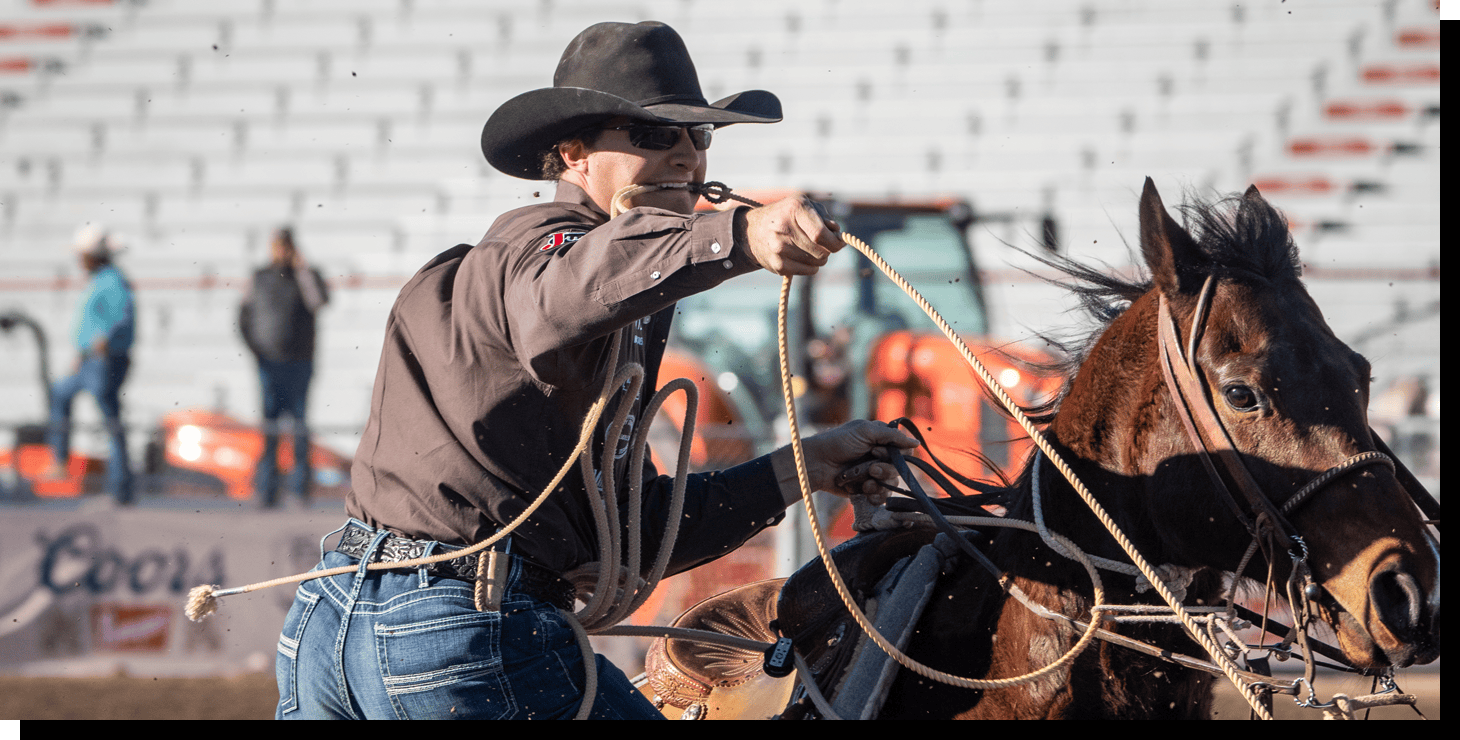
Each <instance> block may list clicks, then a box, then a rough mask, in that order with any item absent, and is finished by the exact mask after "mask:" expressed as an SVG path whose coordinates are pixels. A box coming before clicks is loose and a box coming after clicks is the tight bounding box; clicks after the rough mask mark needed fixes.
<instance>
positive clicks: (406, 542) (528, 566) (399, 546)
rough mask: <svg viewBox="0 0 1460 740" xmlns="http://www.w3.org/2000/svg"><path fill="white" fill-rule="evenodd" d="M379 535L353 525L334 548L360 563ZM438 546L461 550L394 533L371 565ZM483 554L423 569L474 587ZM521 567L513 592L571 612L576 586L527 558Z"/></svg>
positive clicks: (374, 554)
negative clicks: (465, 582)
mask: <svg viewBox="0 0 1460 740" xmlns="http://www.w3.org/2000/svg"><path fill="white" fill-rule="evenodd" d="M375 535H376V532H375V531H374V530H371V529H369V528H366V527H362V526H360V525H358V524H356V523H354V522H351V523H349V524H348V525H346V526H345V529H344V532H343V533H342V534H341V536H340V544H338V545H336V546H335V552H338V553H342V554H345V555H349V556H350V557H352V558H355V559H357V560H358V559H360V558H361V557H362V556H364V554H365V550H366V548H368V547H370V543H371V542H372V541H374V539H375ZM432 545H435V548H434V550H435V554H440V553H441V552H445V551H450V550H459V549H461V548H459V547H456V546H454V545H443V544H440V543H438V542H433V541H431V540H413V539H410V538H407V537H403V536H401V535H398V534H395V533H394V532H392V533H389V534H387V535H386V536H385V541H384V542H381V543H380V546H379V547H377V548H375V551H374V552H372V553H371V555H370V562H372V563H399V562H404V561H406V560H414V559H416V558H422V557H426V554H427V549H428V548H430V547H431V546H432ZM479 556H480V553H473V554H471V555H463V556H462V557H459V558H454V559H452V560H445V561H442V562H439V563H432V564H431V565H427V566H424V567H425V568H426V572H427V573H428V574H430V575H433V576H437V577H438V578H452V579H455V580H458V581H467V582H468V583H475V582H476V580H477V559H478V557H479ZM514 560H516V561H517V562H518V564H519V565H520V567H521V570H520V572H519V574H518V578H517V587H516V588H515V589H514V590H515V591H518V592H520V593H524V594H527V595H528V596H531V597H534V598H536V599H539V600H541V601H546V602H547V603H549V604H552V605H553V606H556V607H558V608H559V609H565V610H568V611H572V609H573V602H574V600H575V599H576V591H575V590H574V589H573V585H572V584H571V583H568V582H567V581H566V580H564V579H563V578H562V577H561V576H559V575H558V574H557V573H554V572H552V571H550V570H548V569H547V568H544V567H542V566H540V565H537V564H536V563H533V562H531V561H529V560H527V559H525V558H521V557H518V558H514Z"/></svg>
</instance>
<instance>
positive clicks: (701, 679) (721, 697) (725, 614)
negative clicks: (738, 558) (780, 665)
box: [639, 578, 794, 719]
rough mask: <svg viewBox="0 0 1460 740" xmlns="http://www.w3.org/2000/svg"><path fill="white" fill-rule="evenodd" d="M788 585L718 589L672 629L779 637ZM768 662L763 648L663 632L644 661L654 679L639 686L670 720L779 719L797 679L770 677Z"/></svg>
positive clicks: (772, 583) (780, 581)
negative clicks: (780, 603) (778, 613)
mask: <svg viewBox="0 0 1460 740" xmlns="http://www.w3.org/2000/svg"><path fill="white" fill-rule="evenodd" d="M785 582H786V579H784V578H775V579H772V580H767V581H759V582H756V583H752V584H749V585H746V586H741V587H739V588H736V589H733V590H730V591H726V592H724V593H721V594H716V595H714V596H711V597H709V598H708V599H705V600H704V601H701V602H700V603H698V604H695V605H694V606H692V607H690V608H689V610H687V611H686V612H685V613H683V614H681V615H680V616H679V617H678V618H677V619H675V620H674V623H673V625H672V626H674V627H684V628H687V629H699V630H706V631H709V632H719V633H721V634H729V635H735V636H737V637H745V638H749V639H752V640H760V641H762V642H774V641H775V640H776V635H775V633H774V632H772V630H771V626H770V625H771V622H772V621H773V620H774V619H775V609H776V595H777V594H778V593H780V590H781V585H782V584H783V583H785ZM764 659H765V655H764V654H762V653H761V652H759V651H756V650H744V649H741V648H734V647H727V646H724V645H714V644H710V643H705V642H696V641H694V640H681V639H665V638H662V637H661V638H658V639H655V640H654V642H653V644H652V645H651V646H650V647H649V654H648V655H647V656H645V658H644V674H645V677H646V679H647V682H646V685H643V686H640V687H639V690H640V691H642V692H643V693H644V694H645V696H647V697H648V699H649V701H650V702H652V703H653V704H654V706H655V708H657V709H658V710H659V711H661V712H663V713H664V715H665V716H666V717H669V718H670V719H771V718H773V717H775V716H776V715H778V714H779V713H780V711H781V709H782V708H783V707H785V706H786V702H788V701H789V700H790V697H791V689H792V687H793V685H794V679H793V678H792V677H790V676H787V677H785V678H772V677H770V676H767V675H766V674H765V671H764V670H762V668H761V666H762V663H763V661H764ZM646 689H647V690H646Z"/></svg>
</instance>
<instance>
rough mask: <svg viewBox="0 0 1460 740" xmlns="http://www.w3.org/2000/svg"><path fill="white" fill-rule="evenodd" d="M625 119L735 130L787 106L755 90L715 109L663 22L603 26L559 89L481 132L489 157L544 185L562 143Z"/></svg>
mask: <svg viewBox="0 0 1460 740" xmlns="http://www.w3.org/2000/svg"><path fill="white" fill-rule="evenodd" d="M616 116H624V117H627V118H630V119H633V120H636V121H644V122H645V123H663V124H677V125H698V124H703V123H710V124H714V125H715V126H717V127H718V126H728V125H730V124H732V123H775V122H776V121H779V120H781V101H780V100H779V99H777V98H776V96H775V95H772V94H771V93H768V92H766V91H764V90H748V91H746V92H742V93H739V94H737V95H731V96H730V97H728V98H725V99H724V100H719V101H716V102H715V103H708V102H706V101H705V95H704V93H703V92H701V91H700V80H699V77H698V76H697V75H696V74H695V66H694V62H692V61H690V58H689V50H688V49H686V48H685V46H684V40H683V39H681V38H680V37H679V34H678V33H675V31H674V29H672V28H670V27H669V26H666V25H664V24H663V23H657V22H655V21H645V22H643V23H599V24H597V25H594V26H590V27H589V28H588V30H586V31H584V32H583V33H580V34H578V37H577V38H575V39H573V41H572V43H570V44H568V48H567V49H566V50H564V51H563V58H562V59H561V60H559V61H558V71H557V72H556V73H554V74H553V86H552V87H548V88H543V89H541V90H533V91H532V92H528V93H523V94H521V95H518V96H517V97H515V98H513V99H511V100H509V101H507V102H505V103H503V104H502V106H501V107H500V108H498V109H497V111H496V112H495V113H493V114H492V117H491V118H488V119H487V125H486V126H484V127H483V128H482V153H483V154H485V155H486V156H487V161H488V162H490V163H491V164H492V166H493V167H496V168H497V169H498V170H501V171H502V172H505V173H507V174H509V175H512V176H513V177H521V178H525V179H528V180H539V179H542V158H543V155H544V154H546V153H547V152H548V151H550V150H551V149H552V148H553V147H554V146H555V145H557V143H558V142H560V141H563V140H564V139H567V138H569V137H571V136H572V135H573V134H576V133H578V132H580V131H582V130H584V129H586V128H588V127H590V126H592V125H594V124H596V123H600V122H603V121H606V120H608V119H610V118H614V117H616Z"/></svg>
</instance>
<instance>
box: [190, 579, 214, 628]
mask: <svg viewBox="0 0 1460 740" xmlns="http://www.w3.org/2000/svg"><path fill="white" fill-rule="evenodd" d="M217 590H218V586H207V585H204V586H198V587H197V588H194V589H193V590H191V591H189V592H188V603H187V606H185V607H183V613H184V614H186V615H188V619H191V620H192V621H194V622H201V621H203V618H204V617H206V616H208V615H209V614H212V613H213V612H216V611H218V597H217V595H216V593H215V592H217Z"/></svg>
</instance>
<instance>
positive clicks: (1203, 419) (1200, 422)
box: [1157, 276, 1428, 555]
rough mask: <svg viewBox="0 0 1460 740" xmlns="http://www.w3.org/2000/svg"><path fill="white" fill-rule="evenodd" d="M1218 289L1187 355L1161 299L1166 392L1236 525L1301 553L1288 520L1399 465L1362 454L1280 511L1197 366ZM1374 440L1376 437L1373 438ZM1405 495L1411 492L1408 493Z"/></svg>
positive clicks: (1206, 298) (1204, 300)
mask: <svg viewBox="0 0 1460 740" xmlns="http://www.w3.org/2000/svg"><path fill="white" fill-rule="evenodd" d="M1215 288H1216V277H1215V276H1209V277H1207V279H1206V282H1205V283H1204V284H1203V285H1202V289H1201V295H1200V297H1199V298H1198V299H1197V304H1196V309H1195V310H1194V311H1193V312H1192V317H1191V328H1190V330H1189V331H1188V334H1187V344H1186V349H1185V351H1183V350H1182V346H1181V341H1180V339H1179V338H1178V336H1177V333H1176V321H1175V319H1174V318H1173V317H1172V315H1171V307H1170V304H1169V302H1168V301H1167V298H1166V296H1165V295H1164V294H1161V295H1160V308H1159V318H1158V323H1159V324H1160V326H1159V331H1158V334H1157V344H1158V346H1159V347H1160V352H1161V360H1160V365H1161V374H1162V377H1163V378H1164V379H1165V381H1166V387H1167V389H1168V390H1170V392H1171V397H1172V399H1173V400H1174V401H1175V402H1176V403H1175V404H1174V405H1175V407H1176V416H1177V418H1179V419H1181V425H1182V427H1183V428H1185V429H1186V435H1187V437H1188V439H1190V440H1191V443H1192V446H1193V447H1195V448H1196V452H1197V456H1198V457H1199V458H1200V459H1201V462H1202V467H1204V468H1205V469H1206V471H1207V476H1208V477H1209V478H1211V481H1212V485H1213V487H1215V488H1216V489H1217V491H1218V492H1219V493H1220V494H1221V496H1220V498H1221V499H1222V500H1223V501H1224V502H1226V504H1227V506H1228V507H1229V508H1230V509H1231V510H1232V514H1233V515H1234V516H1235V517H1236V518H1237V521H1239V522H1241V523H1242V526H1243V527H1244V528H1245V529H1246V530H1247V532H1248V533H1249V534H1251V535H1252V537H1253V539H1254V540H1255V541H1256V542H1259V543H1262V546H1263V547H1264V550H1265V551H1267V552H1268V554H1269V555H1270V554H1271V551H1270V550H1268V548H1267V545H1276V544H1278V543H1279V539H1278V537H1279V535H1281V536H1282V537H1285V538H1286V539H1287V541H1288V542H1287V544H1288V545H1289V546H1290V547H1300V543H1301V540H1302V536H1301V535H1300V533H1299V532H1298V529H1297V527H1295V526H1293V524H1292V522H1291V521H1289V520H1288V518H1287V516H1286V515H1287V514H1290V513H1292V512H1293V511H1295V510H1296V509H1297V508H1298V506H1299V505H1301V504H1302V503H1303V502H1304V501H1306V500H1307V499H1308V498H1310V497H1311V496H1312V494H1314V493H1316V492H1317V491H1319V490H1321V489H1322V488H1324V487H1325V486H1327V485H1328V484H1329V483H1331V482H1333V481H1334V480H1336V479H1337V478H1339V477H1340V476H1341V475H1343V474H1344V473H1346V472H1348V471H1350V470H1353V469H1355V468H1360V467H1364V466H1368V465H1384V466H1386V467H1388V468H1389V470H1390V471H1391V472H1394V473H1395V474H1396V475H1398V465H1397V462H1396V460H1395V459H1394V458H1393V457H1392V456H1391V455H1389V454H1386V453H1385V452H1381V451H1377V450H1375V451H1369V452H1360V453H1358V454H1356V455H1353V456H1351V457H1349V458H1347V459H1345V460H1343V461H1342V462H1340V463H1338V464H1337V465H1334V466H1333V467H1331V468H1329V469H1328V470H1326V471H1324V472H1322V473H1320V474H1319V475H1318V476H1316V477H1315V478H1314V479H1313V480H1312V481H1310V482H1309V483H1308V484H1306V485H1304V486H1303V487H1302V488H1301V489H1299V490H1298V492H1297V493H1295V494H1293V495H1292V496H1290V497H1288V499H1287V501H1285V502H1284V503H1283V505H1282V507H1281V508H1279V507H1278V506H1276V505H1274V504H1273V503H1272V500H1271V499H1270V498H1269V497H1268V496H1267V495H1266V494H1265V493H1264V492H1263V490H1262V487H1261V486H1259V485H1258V484H1257V481H1256V480H1255V479H1254V478H1253V477H1252V474H1251V473H1250V472H1249V471H1248V470H1247V466H1246V465H1244V464H1243V463H1242V457H1241V454H1240V453H1238V451H1237V448H1236V446H1235V445H1234V444H1233V443H1232V438H1231V436H1230V435H1229V434H1228V433H1227V429H1226V427H1225V426H1224V425H1223V424H1222V421H1221V419H1220V418H1219V417H1218V416H1217V412H1216V409H1215V407H1214V406H1213V405H1212V401H1211V399H1210V397H1209V396H1208V394H1207V391H1206V385H1205V384H1204V383H1203V382H1202V380H1201V378H1202V374H1201V367H1200V365H1199V364H1198V363H1197V360H1196V350H1197V347H1198V346H1199V345H1200V343H1201V338H1202V333H1203V331H1204V330H1205V328H1206V320H1207V318H1208V315H1209V314H1210V312H1211V303H1212V295H1213V293H1214V292H1215ZM1370 436H1377V435H1373V434H1371V435H1370ZM1218 466H1220V468H1221V470H1222V471H1225V472H1226V474H1227V475H1226V478H1224V477H1223V476H1222V475H1221V473H1220V472H1219V471H1218ZM1227 479H1230V480H1231V481H1232V482H1233V483H1235V485H1236V488H1237V490H1238V491H1240V492H1241V494H1242V499H1243V500H1245V502H1246V507H1244V506H1243V505H1242V503H1241V502H1240V501H1239V500H1238V498H1237V497H1236V496H1234V495H1233V493H1232V489H1231V488H1230V487H1228V485H1227V482H1226V481H1227ZM1406 490H1408V489H1407V488H1406ZM1410 495H1411V497H1415V493H1414V492H1413V491H1410ZM1424 495H1428V493H1427V492H1425V494H1424Z"/></svg>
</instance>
